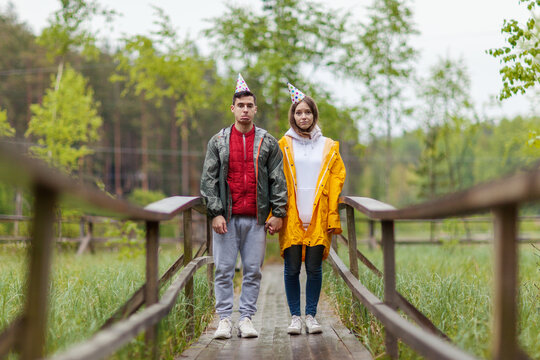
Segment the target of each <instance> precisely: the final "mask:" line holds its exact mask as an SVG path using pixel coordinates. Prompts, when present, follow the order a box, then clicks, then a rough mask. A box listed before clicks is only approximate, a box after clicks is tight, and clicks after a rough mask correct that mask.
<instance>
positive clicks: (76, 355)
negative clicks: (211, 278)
mask: <svg viewBox="0 0 540 360" xmlns="http://www.w3.org/2000/svg"><path fill="white" fill-rule="evenodd" d="M212 261H213V260H212V258H210V257H208V256H205V257H200V258H198V259H195V260H193V261H191V262H190V263H189V264H188V265H187V266H186V267H185V268H184V269H183V270H182V271H181V273H180V274H179V276H178V278H177V279H176V280H174V281H173V283H172V284H171V286H169V288H168V289H167V291H166V292H165V294H163V297H162V298H161V299H160V301H159V302H158V303H156V304H154V305H151V306H149V307H147V308H145V309H144V310H143V311H141V312H138V313H136V314H134V315H132V316H130V317H129V318H128V319H126V320H123V321H120V322H118V323H116V324H114V325H113V326H111V327H110V328H107V329H105V330H103V331H100V332H98V333H97V334H95V335H94V336H93V337H92V338H91V339H90V340H88V341H85V342H83V343H81V344H78V345H75V346H73V347H71V348H70V349H68V350H66V351H65V352H63V353H61V354H57V355H54V356H52V357H51V358H50V359H54V360H67V359H77V360H90V359H101V358H105V357H107V356H108V355H110V354H112V353H113V352H114V351H116V350H117V349H119V348H120V347H122V346H123V345H124V344H126V343H127V342H129V341H130V340H131V339H133V338H134V337H136V336H137V335H138V334H139V333H140V332H141V331H144V330H146V329H148V328H149V327H150V326H153V325H154V324H156V323H157V322H158V321H159V320H161V319H162V318H163V317H165V316H166V315H167V314H168V313H169V312H170V311H171V309H172V308H173V306H174V305H175V303H176V298H177V296H178V294H179V293H180V291H182V289H183V288H184V287H185V285H186V283H187V282H188V280H189V279H190V278H192V277H193V275H194V274H195V272H196V271H197V269H198V268H200V267H201V266H203V265H206V264H208V263H210V262H212Z"/></svg>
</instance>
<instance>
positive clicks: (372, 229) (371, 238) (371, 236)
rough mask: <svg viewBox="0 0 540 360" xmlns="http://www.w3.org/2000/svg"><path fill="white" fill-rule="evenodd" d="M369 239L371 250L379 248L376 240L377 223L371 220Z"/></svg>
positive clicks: (369, 223)
mask: <svg viewBox="0 0 540 360" xmlns="http://www.w3.org/2000/svg"><path fill="white" fill-rule="evenodd" d="M368 226H369V235H368V236H369V237H368V246H369V248H370V249H371V250H373V249H375V248H376V247H377V241H376V240H375V221H374V220H369V222H368Z"/></svg>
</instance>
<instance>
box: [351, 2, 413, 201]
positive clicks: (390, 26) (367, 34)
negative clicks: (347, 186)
mask: <svg viewBox="0 0 540 360" xmlns="http://www.w3.org/2000/svg"><path fill="white" fill-rule="evenodd" d="M354 33H356V34H357V35H356V36H353V38H352V40H351V41H350V42H349V46H348V51H347V54H346V56H345V57H344V58H343V59H342V61H341V63H342V65H343V66H344V67H345V69H347V72H348V73H349V74H350V75H351V76H352V77H353V78H355V79H358V80H360V83H361V84H363V85H364V86H365V88H364V90H363V94H362V103H364V104H370V106H368V107H367V109H366V110H367V115H366V116H367V118H368V121H369V123H370V128H371V129H372V131H373V132H374V138H375V137H376V136H377V135H379V134H384V135H385V147H386V160H385V165H384V167H385V168H384V175H383V176H382V178H383V181H384V183H385V194H388V185H389V180H390V179H389V178H390V172H391V168H392V131H393V130H395V129H396V127H397V126H399V125H400V124H401V122H402V119H403V118H404V117H406V116H407V115H409V114H410V113H411V108H410V107H409V106H407V105H406V97H405V89H406V88H407V86H408V85H409V81H410V78H411V73H412V71H413V67H412V66H413V61H414V59H415V57H416V54H417V51H416V50H415V49H414V48H413V47H412V46H411V45H410V44H409V41H410V38H411V36H413V35H416V34H417V33H418V31H417V30H416V29H415V27H414V23H413V14H412V11H411V9H410V7H409V5H408V1H407V0H374V2H373V4H372V5H371V6H370V7H369V8H368V23H367V24H357V25H356V28H355V29H354ZM375 176H377V177H378V181H381V176H380V174H375ZM381 195H382V194H372V196H375V197H380V196H381Z"/></svg>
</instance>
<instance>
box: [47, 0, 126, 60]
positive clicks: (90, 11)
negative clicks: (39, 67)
mask: <svg viewBox="0 0 540 360" xmlns="http://www.w3.org/2000/svg"><path fill="white" fill-rule="evenodd" d="M60 2H61V8H60V9H59V10H58V11H56V12H55V13H54V14H53V16H52V18H51V19H49V26H48V27H47V28H45V29H44V30H43V32H42V33H41V35H40V36H39V37H38V38H37V43H38V44H39V45H41V46H43V47H45V48H46V49H47V56H48V57H49V59H51V60H54V59H56V58H64V57H65V56H66V55H67V54H68V53H70V52H74V51H77V52H80V53H81V54H82V55H84V56H87V57H90V58H96V57H97V56H98V54H99V52H100V50H99V49H98V48H97V46H96V41H97V38H96V35H97V33H98V30H96V29H90V28H88V27H87V26H88V25H89V23H90V22H91V20H93V19H95V18H96V17H103V18H104V19H105V22H106V23H110V22H111V21H112V19H113V18H114V16H115V15H116V13H115V12H114V11H113V10H107V9H106V8H104V7H103V6H101V5H100V4H99V2H98V1H96V0H88V1H86V0H60Z"/></svg>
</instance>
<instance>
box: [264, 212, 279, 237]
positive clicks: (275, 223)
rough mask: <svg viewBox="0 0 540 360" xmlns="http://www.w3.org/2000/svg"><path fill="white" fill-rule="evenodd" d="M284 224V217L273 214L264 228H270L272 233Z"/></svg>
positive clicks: (269, 230)
mask: <svg viewBox="0 0 540 360" xmlns="http://www.w3.org/2000/svg"><path fill="white" fill-rule="evenodd" d="M282 225H283V219H282V218H278V217H275V216H271V217H270V219H268V221H267V222H266V224H264V229H265V230H268V232H269V233H270V235H274V234H275V233H277V232H278V231H279V230H280V229H281V226H282Z"/></svg>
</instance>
